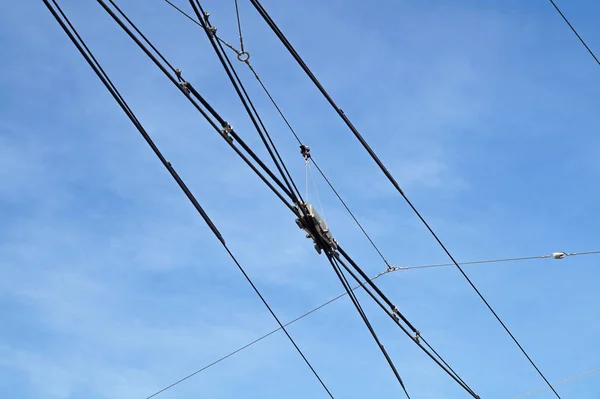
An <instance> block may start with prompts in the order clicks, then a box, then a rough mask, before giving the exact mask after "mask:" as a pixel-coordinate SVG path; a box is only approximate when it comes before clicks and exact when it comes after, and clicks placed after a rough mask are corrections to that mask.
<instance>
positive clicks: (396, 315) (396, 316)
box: [392, 306, 400, 321]
mask: <svg viewBox="0 0 600 399" xmlns="http://www.w3.org/2000/svg"><path fill="white" fill-rule="evenodd" d="M399 313H400V310H399V309H398V307H397V306H394V309H392V317H393V318H394V320H396V321H399V320H400V316H399Z"/></svg>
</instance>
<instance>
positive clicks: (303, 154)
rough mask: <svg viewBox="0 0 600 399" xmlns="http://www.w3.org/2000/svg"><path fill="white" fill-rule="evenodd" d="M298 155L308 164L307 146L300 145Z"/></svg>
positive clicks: (308, 150) (308, 148)
mask: <svg viewBox="0 0 600 399" xmlns="http://www.w3.org/2000/svg"><path fill="white" fill-rule="evenodd" d="M300 154H302V156H303V157H304V160H305V161H307V162H308V160H309V159H310V147H309V146H307V145H304V144H302V145H300Z"/></svg>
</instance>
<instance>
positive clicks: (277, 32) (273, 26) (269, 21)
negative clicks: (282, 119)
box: [250, 0, 560, 399]
mask: <svg viewBox="0 0 600 399" xmlns="http://www.w3.org/2000/svg"><path fill="white" fill-rule="evenodd" d="M250 2H251V3H252V5H253V6H254V7H255V8H256V10H257V11H258V13H259V14H260V15H261V17H262V18H263V19H264V20H265V22H266V23H267V25H269V27H270V28H271V30H272V31H273V32H274V33H275V35H276V36H277V37H278V38H279V40H280V41H281V42H282V43H283V44H284V46H285V47H286V49H287V50H288V51H289V52H290V54H291V55H292V56H293V58H294V59H295V60H296V62H297V63H298V64H299V65H300V67H301V68H302V69H303V70H304V72H305V73H306V75H307V76H308V77H309V78H310V79H311V81H312V82H313V83H314V84H315V86H316V87H317V88H318V89H319V91H320V92H321V94H322V95H323V96H324V97H325V99H326V100H327V101H328V102H329V104H330V105H331V106H332V107H333V108H334V109H335V110H336V112H337V113H338V115H339V116H340V117H341V118H342V120H343V121H344V122H345V123H346V125H347V126H348V128H349V129H350V130H351V131H352V133H353V134H354V136H355V137H356V138H357V139H358V141H359V142H360V143H361V144H362V146H363V148H364V149H365V150H366V151H367V152H368V153H369V155H370V156H371V158H372V159H373V160H374V161H375V163H376V164H377V165H378V166H379V168H380V169H381V171H382V172H383V173H384V174H385V176H386V177H387V178H388V180H389V181H390V183H392V185H393V186H394V187H395V188H396V190H397V191H398V193H400V195H401V196H402V197H403V198H404V200H405V201H406V203H407V204H408V205H409V206H410V208H411V209H412V210H413V212H414V213H415V214H416V215H417V217H418V218H419V219H420V220H421V222H422V223H423V224H424V225H425V227H426V228H427V230H429V232H430V233H431V235H432V236H433V237H434V239H435V240H436V241H437V243H438V244H439V245H440V247H441V248H442V249H443V250H444V252H445V253H446V255H447V256H448V257H449V258H450V260H451V261H452V263H453V264H454V265H455V266H456V267H457V269H458V270H459V271H460V273H461V274H462V275H463V277H464V278H465V279H466V280H467V282H468V283H469V285H470V286H471V287H472V288H473V290H474V291H475V292H476V293H477V295H478V296H479V298H480V299H481V300H482V301H483V303H484V304H485V306H486V307H487V308H488V309H489V311H490V312H491V313H492V314H493V315H494V317H495V318H496V320H498V322H499V323H500V325H501V326H502V327H503V328H504V330H505V331H506V332H507V333H508V335H509V336H510V337H511V339H512V340H513V342H514V343H515V344H516V345H517V347H518V348H519V349H520V350H521V352H522V353H523V355H525V357H526V358H527V360H528V361H529V363H530V364H531V365H532V366H533V368H534V369H535V370H536V371H537V373H538V374H539V375H540V377H542V379H543V380H544V381H545V382H546V384H548V386H550V388H551V389H552V391H553V392H554V394H555V395H556V397H557V398H559V399H560V395H559V394H558V393H557V392H556V390H554V388H553V387H552V386H551V384H550V381H548V379H547V378H546V376H545V375H544V374H543V373H542V372H541V370H540V369H539V368H538V366H537V365H536V364H535V363H534V361H533V360H532V359H531V357H530V356H529V354H528V353H527V352H526V351H525V349H524V348H523V347H522V346H521V344H520V343H519V341H518V340H517V339H516V337H515V336H514V335H513V334H512V332H511V331H510V330H509V329H508V327H507V326H506V324H504V322H503V321H502V319H501V318H500V316H498V314H497V313H496V311H495V310H494V309H493V308H492V306H491V305H490V304H489V303H488V301H487V300H486V299H485V297H484V296H483V294H481V292H480V291H479V289H477V287H476V286H475V284H474V283H473V282H472V281H471V279H470V278H469V277H468V276H467V274H466V273H465V272H464V270H463V269H462V268H461V267H460V265H459V264H458V262H457V261H456V260H455V259H454V257H453V256H452V254H451V253H450V251H449V250H448V249H447V248H446V246H445V245H444V244H443V243H442V241H441V240H440V238H439V237H438V236H437V234H436V233H435V232H434V231H433V229H432V228H431V226H430V225H429V223H427V221H426V220H425V219H424V218H423V216H422V215H421V213H420V212H419V211H418V210H417V209H416V207H415V206H414V205H413V203H412V202H411V201H410V200H409V198H408V197H407V196H406V194H405V193H404V191H403V190H402V189H401V188H400V185H399V184H398V182H397V181H396V179H395V178H394V177H393V176H392V174H391V173H390V172H389V170H388V169H387V168H386V167H385V165H384V164H383V162H381V160H380V159H379V157H378V156H377V155H376V154H375V152H374V151H373V149H372V148H371V147H370V146H369V144H368V143H367V142H366V141H365V139H364V138H363V137H362V135H361V134H360V133H359V131H358V130H357V129H356V127H354V125H353V124H352V122H351V121H350V120H349V119H348V117H347V116H346V115H345V114H344V112H343V111H342V109H341V108H339V107H338V106H337V104H336V103H335V102H334V100H333V99H332V98H331V96H330V95H329V93H327V91H326V90H325V88H324V87H323V86H322V85H321V83H320V82H319V81H318V79H317V78H316V77H315V75H314V74H313V73H312V72H311V70H310V69H309V68H308V66H307V65H306V64H305V63H304V61H303V60H302V58H300V56H299V55H298V53H297V52H296V50H295V49H294V48H293V47H292V45H291V44H290V42H289V41H288V40H287V38H286V37H285V36H284V35H283V33H282V32H281V30H280V29H279V27H278V26H277V25H276V24H275V22H274V21H273V20H272V19H271V17H270V16H269V15H268V13H267V12H266V10H265V9H264V8H263V6H262V5H261V4H260V2H259V1H258V0H250Z"/></svg>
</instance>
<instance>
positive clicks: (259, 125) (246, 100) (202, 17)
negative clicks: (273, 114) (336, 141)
mask: <svg viewBox="0 0 600 399" xmlns="http://www.w3.org/2000/svg"><path fill="white" fill-rule="evenodd" d="M190 5H191V6H192V8H193V10H194V12H195V14H196V16H197V18H198V20H199V21H200V24H201V26H202V28H203V30H204V32H205V33H206V36H207V38H208V40H209V41H210V43H211V45H212V47H213V49H214V51H215V54H216V55H217V57H218V58H219V61H220V62H221V65H222V67H223V69H224V70H225V72H226V74H227V76H228V78H229V80H230V82H231V84H232V85H233V87H234V89H235V92H236V93H237V95H238V97H239V99H240V101H241V102H242V105H243V106H244V109H245V110H246V113H247V114H248V116H249V117H250V120H251V122H252V124H253V125H254V128H255V129H256V131H257V132H258V135H259V136H260V138H261V140H262V142H263V144H264V146H265V147H266V149H267V152H268V153H269V155H270V157H271V159H272V161H273V163H274V164H275V167H276V168H277V170H278V171H279V173H280V174H281V177H282V178H283V180H284V182H285V184H286V185H287V187H288V190H289V191H290V192H292V193H295V195H296V196H297V197H298V198H301V197H302V196H301V194H300V191H299V190H298V187H297V186H296V184H295V183H294V180H293V178H292V176H291V174H290V172H289V171H288V169H287V167H286V166H285V163H284V162H283V159H282V158H281V155H280V154H279V151H278V150H277V148H276V147H275V144H274V143H273V140H272V138H271V135H270V134H269V132H268V130H267V128H266V127H265V124H264V123H263V121H262V119H261V118H260V115H259V114H258V112H257V111H256V107H255V106H254V104H253V102H252V100H251V99H250V96H248V93H247V91H246V89H245V87H244V85H243V84H242V82H241V80H240V78H239V76H238V74H237V72H236V71H235V68H234V67H233V65H232V63H231V61H230V60H229V57H228V56H227V54H226V53H225V51H224V49H223V47H222V44H221V43H220V42H219V41H217V40H216V39H215V37H214V36H215V31H216V28H215V27H213V26H212V25H211V24H210V22H209V20H208V17H207V14H206V13H205V12H204V9H203V8H202V6H201V5H200V2H198V1H196V2H194V1H193V0H190ZM244 54H247V53H244V52H243V50H241V52H240V53H239V54H238V58H239V57H242V56H244ZM298 198H295V199H294V202H295V203H297V202H299V201H298Z"/></svg>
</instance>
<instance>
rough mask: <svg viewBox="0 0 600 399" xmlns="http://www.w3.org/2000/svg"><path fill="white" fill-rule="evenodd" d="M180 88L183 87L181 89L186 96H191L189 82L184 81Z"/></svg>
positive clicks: (180, 83)
mask: <svg viewBox="0 0 600 399" xmlns="http://www.w3.org/2000/svg"><path fill="white" fill-rule="evenodd" d="M179 87H181V89H182V90H183V91H185V92H186V94H190V88H189V87H188V82H186V81H185V80H182V81H181V82H179Z"/></svg>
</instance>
